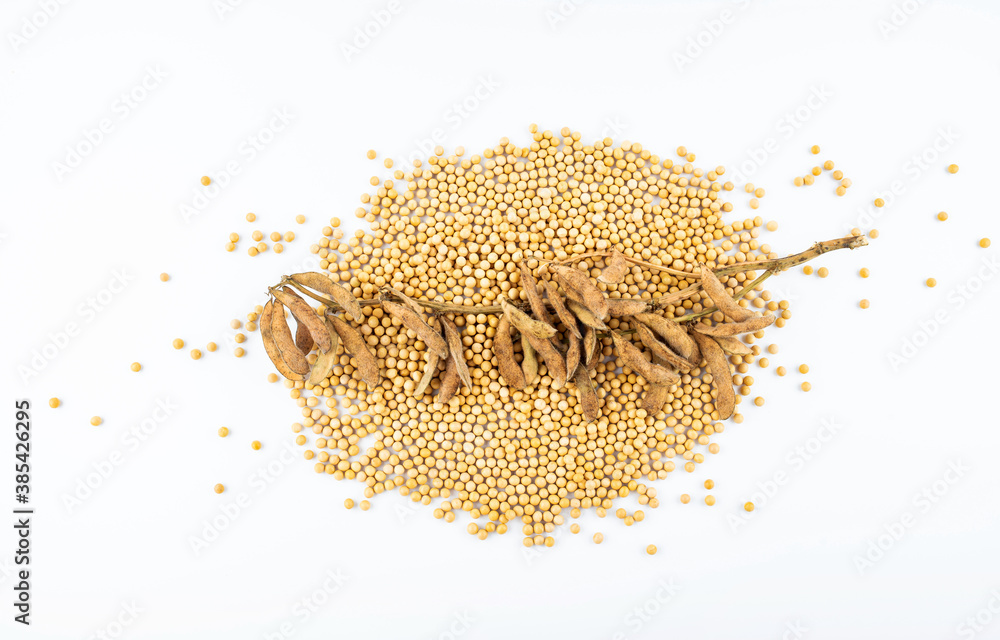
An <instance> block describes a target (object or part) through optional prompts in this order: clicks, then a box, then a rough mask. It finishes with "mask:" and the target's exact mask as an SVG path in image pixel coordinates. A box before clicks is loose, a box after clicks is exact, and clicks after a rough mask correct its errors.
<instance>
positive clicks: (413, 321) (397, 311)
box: [382, 300, 448, 358]
mask: <svg viewBox="0 0 1000 640" xmlns="http://www.w3.org/2000/svg"><path fill="white" fill-rule="evenodd" d="M382 308H383V309H385V310H386V311H387V312H388V313H389V315H391V316H392V317H394V318H396V319H397V320H399V321H400V322H401V323H402V324H403V326H404V327H406V328H407V329H409V330H410V331H412V332H413V333H415V334H417V337H418V338H420V339H421V340H423V341H424V344H426V345H427V348H428V349H429V350H431V351H434V352H436V353H437V354H438V357H441V358H447V357H448V344H447V343H446V342H445V340H444V338H443V337H441V334H440V333H438V332H437V331H435V330H434V329H431V327H430V325H429V324H427V323H426V322H424V319H423V318H422V317H420V314H418V313H417V312H416V311H414V310H413V309H412V308H410V307H404V306H403V305H401V304H397V303H395V302H390V301H389V300H383V301H382Z"/></svg>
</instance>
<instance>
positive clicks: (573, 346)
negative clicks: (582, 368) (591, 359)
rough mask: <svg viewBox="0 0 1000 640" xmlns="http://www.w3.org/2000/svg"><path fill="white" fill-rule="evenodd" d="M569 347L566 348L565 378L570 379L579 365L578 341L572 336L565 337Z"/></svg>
mask: <svg viewBox="0 0 1000 640" xmlns="http://www.w3.org/2000/svg"><path fill="white" fill-rule="evenodd" d="M566 338H567V340H568V341H569V345H567V347H566V377H568V378H572V377H573V375H574V374H575V373H576V369H577V367H578V366H579V365H580V341H579V340H578V339H576V338H574V337H573V336H570V335H568V336H566Z"/></svg>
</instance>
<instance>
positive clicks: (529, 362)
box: [521, 333, 538, 387]
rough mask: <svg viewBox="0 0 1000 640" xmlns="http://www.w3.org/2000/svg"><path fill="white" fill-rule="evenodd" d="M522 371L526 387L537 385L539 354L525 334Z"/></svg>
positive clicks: (522, 337)
mask: <svg viewBox="0 0 1000 640" xmlns="http://www.w3.org/2000/svg"><path fill="white" fill-rule="evenodd" d="M521 370H522V372H523V373H524V383H525V385H527V386H529V387H530V386H531V385H533V384H535V382H536V381H537V380H538V353H537V352H536V351H535V348H534V347H532V346H531V342H530V341H529V340H528V336H527V334H524V333H522V334H521Z"/></svg>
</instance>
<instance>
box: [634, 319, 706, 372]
mask: <svg viewBox="0 0 1000 640" xmlns="http://www.w3.org/2000/svg"><path fill="white" fill-rule="evenodd" d="M635 331H636V333H637V334H638V335H639V340H641V341H642V344H644V345H645V346H646V348H647V349H649V350H650V351H651V352H652V354H653V359H654V361H655V360H656V359H659V360H662V361H663V362H665V363H666V364H668V365H670V366H671V367H673V368H675V369H679V370H680V371H687V370H688V369H690V368H691V366H692V365H691V363H690V362H688V361H687V359H685V358H682V357H680V356H679V355H677V354H676V353H674V352H673V351H671V350H670V347H668V346H667V345H665V344H663V343H662V342H660V341H659V340H657V339H656V335H655V334H654V333H653V330H652V329H650V328H649V327H647V326H646V325H644V324H642V323H641V322H636V323H635Z"/></svg>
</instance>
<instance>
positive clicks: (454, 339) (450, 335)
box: [441, 316, 472, 391]
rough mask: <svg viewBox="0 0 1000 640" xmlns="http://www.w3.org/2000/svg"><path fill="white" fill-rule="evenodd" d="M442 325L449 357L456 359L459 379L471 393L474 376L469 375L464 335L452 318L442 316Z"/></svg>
mask: <svg viewBox="0 0 1000 640" xmlns="http://www.w3.org/2000/svg"><path fill="white" fill-rule="evenodd" d="M441 324H442V325H444V337H445V339H446V340H447V341H448V357H450V358H454V359H455V367H456V368H457V369H458V377H459V379H460V380H461V381H462V384H464V385H465V388H466V389H468V390H469V391H471V390H472V376H470V375H469V366H468V365H467V364H466V363H465V346H464V345H463V344H462V334H461V333H460V332H459V330H458V327H457V326H456V325H455V323H454V322H452V320H451V318H446V317H444V316H442V317H441Z"/></svg>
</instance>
